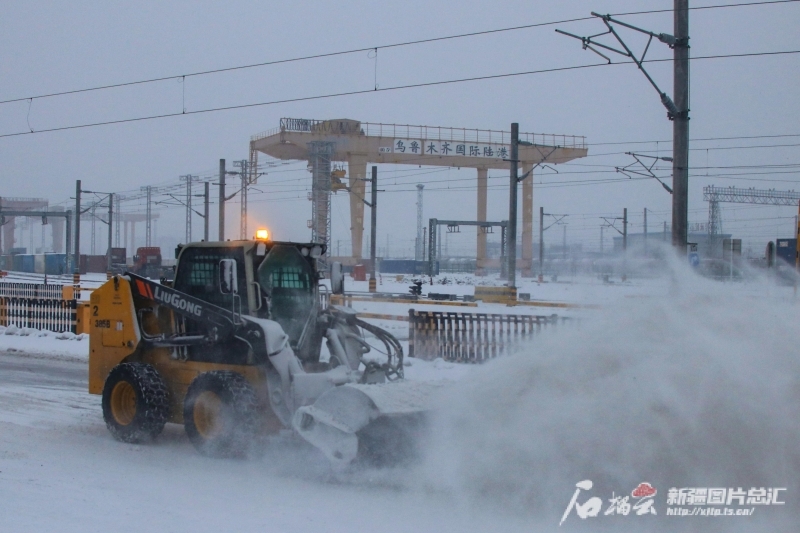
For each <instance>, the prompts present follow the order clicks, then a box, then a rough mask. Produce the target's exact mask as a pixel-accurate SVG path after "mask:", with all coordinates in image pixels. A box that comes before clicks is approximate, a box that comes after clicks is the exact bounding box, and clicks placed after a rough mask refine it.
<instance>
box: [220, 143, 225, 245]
mask: <svg viewBox="0 0 800 533" xmlns="http://www.w3.org/2000/svg"><path fill="white" fill-rule="evenodd" d="M219 240H220V241H224V240H225V160H224V159H220V160H219Z"/></svg>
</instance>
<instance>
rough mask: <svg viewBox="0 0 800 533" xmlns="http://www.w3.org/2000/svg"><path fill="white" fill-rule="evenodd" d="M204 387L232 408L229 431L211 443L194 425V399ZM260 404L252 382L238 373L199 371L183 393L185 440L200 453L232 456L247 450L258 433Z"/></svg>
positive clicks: (213, 455) (242, 453)
mask: <svg viewBox="0 0 800 533" xmlns="http://www.w3.org/2000/svg"><path fill="white" fill-rule="evenodd" d="M205 390H212V391H214V392H216V393H217V394H218V395H219V396H220V399H221V400H222V401H223V402H224V403H225V404H226V405H227V406H228V407H229V408H230V409H231V410H232V411H231V412H232V414H233V416H234V419H233V420H232V421H231V427H230V431H229V432H227V433H226V434H224V435H222V436H220V438H218V439H216V441H215V442H207V441H205V440H204V439H203V437H202V436H201V435H200V434H199V433H198V432H197V430H196V429H195V427H194V417H193V408H194V398H196V397H197V396H198V395H199V394H200V393H201V392H203V391H205ZM259 411H260V404H259V402H258V399H257V397H256V393H255V390H254V389H253V387H252V385H250V383H249V382H248V381H247V379H245V377H244V376H243V375H242V374H239V373H238V372H231V371H226V370H215V371H211V372H205V373H203V374H200V375H199V376H198V377H197V378H195V380H194V381H193V382H192V384H191V385H190V386H189V390H188V391H187V393H186V399H185V401H184V412H183V419H184V427H185V429H186V434H187V435H188V436H189V440H191V441H192V444H194V446H195V448H197V450H198V451H200V453H202V454H203V455H208V456H212V457H236V456H241V455H244V454H246V453H247V452H248V450H249V449H250V446H251V444H252V443H253V439H254V438H255V436H256V435H257V434H258V427H259V426H258V424H259V420H260V419H259Z"/></svg>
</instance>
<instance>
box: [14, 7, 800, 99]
mask: <svg viewBox="0 0 800 533" xmlns="http://www.w3.org/2000/svg"><path fill="white" fill-rule="evenodd" d="M798 1H800V0H773V1H765V2H746V3H738V4H718V5H712V6H698V7H690V8H689V9H690V10H698V9H720V8H732V7H745V6H758V5H768V4H786V3H792V2H798ZM665 12H672V10H671V9H656V10H650V11H634V12H629V13H615V14H613V16H623V15H645V14H650V13H665ZM593 18H594V17H578V18H571V19H563V20H554V21H549V22H538V23H533V24H523V25H520V26H510V27H507V28H497V29H494V30H481V31H474V32H467V33H459V34H455V35H445V36H441V37H430V38H428V39H416V40H412V41H403V42H399V43H390V44H382V45H374V46H364V47H360V48H351V49H349V50H339V51H337V52H327V53H321V54H312V55H307V56H298V57H292V58H286V59H276V60H273V61H262V62H259V63H250V64H247V65H237V66H233V67H222V68H217V69H209V70H201V71H197V72H188V73H184V74H172V75H170V76H159V77H155V78H146V79H142V80H135V81H128V82H121V83H110V84H106V85H97V86H94V87H84V88H82V89H73V90H68V91H57V92H53V93H44V94H37V95H32V96H25V97H18V98H10V99H8V100H0V104H8V103H12V102H24V101H26V100H37V99H42V98H50V97H54V96H66V95H69V94H78V93H86V92H92V91H102V90H106V89H116V88H120V87H129V86H131V85H143V84H147V83H156V82H160V81H168V80H179V79H180V80H185V79H186V78H191V77H197V76H206V75H210V74H221V73H223V72H232V71H236V70H247V69H252V68H260V67H267V66H271V65H280V64H284V63H294V62H297V61H308V60H311V59H323V58H328V57H336V56H342V55H348V54H356V53H363V52H370V51H377V50H382V49H384V50H385V49H389V48H400V47H404V46H412V45H418V44H427V43H434V42H440V41H449V40H453V39H463V38H467V37H478V36H481V35H490V34H494V33H504V32H508V31H517V30H526V29H531V28H541V27H545V26H554V25H556V24H568V23H571V22H580V21H584V20H591V19H593Z"/></svg>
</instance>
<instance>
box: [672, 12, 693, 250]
mask: <svg viewBox="0 0 800 533" xmlns="http://www.w3.org/2000/svg"><path fill="white" fill-rule="evenodd" d="M674 5H675V7H674V25H675V29H674V33H675V44H674V45H673V69H674V80H673V82H674V89H673V92H674V94H675V107H677V109H678V113H676V114H674V116H673V117H672V152H673V153H672V190H673V194H672V245H673V246H675V247H676V248H678V250H679V251H680V252H681V253H682V254H686V251H687V250H686V242H687V237H688V234H687V233H688V228H687V225H688V216H689V207H688V203H689V0H675V4H674Z"/></svg>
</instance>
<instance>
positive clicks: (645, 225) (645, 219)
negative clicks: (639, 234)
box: [644, 207, 647, 252]
mask: <svg viewBox="0 0 800 533" xmlns="http://www.w3.org/2000/svg"><path fill="white" fill-rule="evenodd" d="M644 251H645V252H646V251H647V208H646V207H645V208H644Z"/></svg>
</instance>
